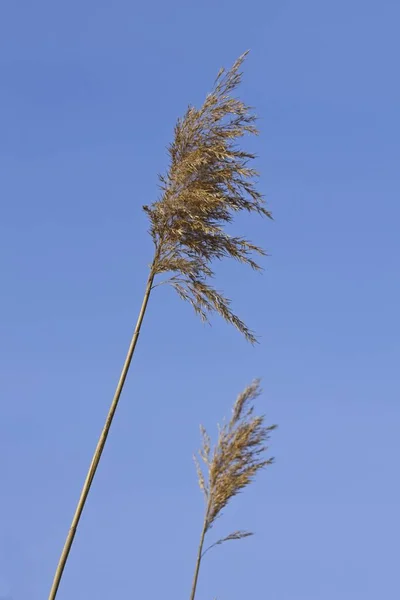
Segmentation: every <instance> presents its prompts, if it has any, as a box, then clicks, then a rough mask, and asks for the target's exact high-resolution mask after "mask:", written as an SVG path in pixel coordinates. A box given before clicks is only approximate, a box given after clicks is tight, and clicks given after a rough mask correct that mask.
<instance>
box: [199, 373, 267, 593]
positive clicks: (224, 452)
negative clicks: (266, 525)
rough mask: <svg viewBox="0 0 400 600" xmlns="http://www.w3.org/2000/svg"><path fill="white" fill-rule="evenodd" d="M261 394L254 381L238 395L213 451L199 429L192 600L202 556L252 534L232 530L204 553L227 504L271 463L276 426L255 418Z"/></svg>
mask: <svg viewBox="0 0 400 600" xmlns="http://www.w3.org/2000/svg"><path fill="white" fill-rule="evenodd" d="M260 393H261V389H260V382H259V380H256V381H254V382H253V383H252V384H251V385H249V386H248V387H247V388H246V389H245V390H244V391H243V392H242V393H241V394H240V395H239V396H238V398H237V400H236V402H235V404H234V406H233V410H232V416H231V418H230V420H229V422H228V423H227V424H224V425H223V426H222V427H219V435H218V440H217V443H216V445H215V446H214V448H213V449H212V447H211V440H210V437H209V435H208V433H207V432H206V430H205V429H204V428H203V427H201V434H202V440H203V441H202V447H201V450H200V452H199V457H200V460H201V461H202V462H203V463H204V465H205V472H204V471H203V469H202V468H201V465H200V462H199V460H198V459H197V458H196V457H195V463H196V469H197V475H198V482H199V486H200V489H201V490H202V492H203V494H204V497H205V502H206V510H205V517H204V522H203V530H202V533H201V537H200V544H199V550H198V556H197V563H196V568H195V575H194V580H193V587H192V594H191V600H194V598H195V594H196V587H197V579H198V574H199V569H200V564H201V560H202V558H203V556H204V555H205V553H206V552H208V550H210V549H211V548H214V547H215V546H219V545H221V544H223V543H225V542H227V541H231V540H240V539H243V538H245V537H248V536H251V535H252V533H251V532H248V531H234V532H232V533H231V534H229V535H227V536H226V537H223V538H221V539H219V540H218V541H216V542H214V543H213V544H211V546H209V547H208V548H207V549H206V550H203V547H204V540H205V536H206V534H207V532H208V531H209V530H210V528H211V527H212V525H213V524H214V523H215V521H216V519H217V518H218V517H219V516H220V515H221V514H222V511H223V509H224V508H225V507H226V506H227V504H228V503H229V501H230V500H231V499H232V498H233V497H234V496H236V495H237V494H239V493H240V492H241V491H242V490H244V489H245V488H246V487H247V486H248V485H249V484H250V483H251V482H252V481H253V480H254V478H255V476H256V475H257V473H258V472H259V471H260V470H261V469H263V468H265V467H266V466H267V465H270V464H271V463H272V462H273V459H272V458H267V457H266V451H267V449H268V447H267V444H266V443H267V441H268V439H269V437H270V433H271V431H272V430H274V429H275V428H276V425H269V426H267V425H266V424H265V417H264V416H255V415H254V400H255V399H256V398H257V397H258V396H259V395H260Z"/></svg>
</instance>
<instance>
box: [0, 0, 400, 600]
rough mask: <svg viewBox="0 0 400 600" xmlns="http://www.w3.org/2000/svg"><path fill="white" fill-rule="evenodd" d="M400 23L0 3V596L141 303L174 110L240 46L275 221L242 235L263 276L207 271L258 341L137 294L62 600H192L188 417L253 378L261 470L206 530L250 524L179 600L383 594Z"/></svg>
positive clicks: (27, 571)
mask: <svg viewBox="0 0 400 600" xmlns="http://www.w3.org/2000/svg"><path fill="white" fill-rule="evenodd" d="M399 19H400V6H399V4H398V3H397V2H395V1H394V0H392V1H390V0H380V1H379V2H378V1H377V0H376V1H372V0H367V1H363V2H362V1H361V0H346V1H345V0H337V1H336V2H319V1H317V0H303V1H302V2H295V1H294V0H291V1H290V0H282V2H278V1H277V0H249V1H248V2H246V3H245V4H244V5H243V4H242V3H239V1H238V0H231V1H230V2H225V1H219V2H211V0H204V1H203V2H202V3H191V2H183V0H171V1H170V2H161V1H160V0H158V1H156V2H148V3H133V2H129V1H128V0H114V2H113V3H110V2H104V1H102V0H97V1H96V2H95V1H94V0H93V1H92V0H80V1H79V2H78V1H77V0H70V1H69V2H64V3H57V2H53V1H50V0H47V1H43V0H37V1H35V2H23V1H22V2H11V1H3V2H2V3H1V8H0V77H1V94H0V159H1V177H0V198H1V205H0V206H1V220H0V245H1V252H0V268H1V273H2V293H1V308H2V310H1V317H0V328H1V345H0V397H1V419H0V457H1V458H0V465H1V479H2V481H1V496H0V511H1V514H2V516H3V518H2V519H1V524H0V585H1V586H2V587H1V589H0V597H4V598H5V597H7V594H9V596H10V597H12V599H13V600H27V599H28V598H29V600H43V598H46V597H47V596H46V594H47V593H48V590H49V587H50V584H51V580H52V576H53V572H54V568H55V565H56V562H57V560H58V556H59V553H60V550H61V547H62V544H63V542H64V538H65V535H66V532H67V529H68V526H69V522H70V518H71V515H72V512H73V510H74V508H75V503H76V500H77V496H78V493H79V491H80V487H81V484H82V481H83V478H84V475H85V473H86V469H87V466H88V463H89V460H90V458H91V455H92V451H93V448H94V445H95V443H96V441H97V437H98V434H99V431H100V429H101V427H102V425H103V421H104V417H105V414H106V411H107V409H108V405H109V402H110V399H111V396H112V394H113V391H114V386H115V384H116V380H117V379H118V375H119V371H120V367H121V364H122V361H123V358H124V355H125V351H126V348H127V345H128V342H129V338H130V335H131V331H132V328H133V324H134V321H135V319H136V313H137V310H138V307H139V304H140V301H141V297H142V292H143V284H144V282H145V279H146V276H147V264H148V262H149V260H150V258H151V249H152V248H151V242H150V239H149V236H148V235H147V222H146V217H145V215H144V214H143V213H142V211H141V206H142V204H144V203H149V202H151V201H152V200H154V199H155V198H156V197H157V193H158V192H157V173H158V172H162V171H164V170H165V168H166V165H167V155H166V151H165V147H166V146H167V144H168V143H169V142H170V140H171V135H172V130H173V126H174V123H175V120H176V118H177V117H178V116H179V115H180V114H182V112H183V111H184V110H185V108H186V106H187V104H188V103H194V104H199V103H200V102H201V101H202V100H203V98H204V95H205V93H206V92H207V91H209V89H210V86H211V84H212V82H213V80H214V77H215V75H216V73H217V71H218V69H219V67H220V66H222V65H226V66H229V65H230V64H231V63H232V62H233V61H234V60H235V58H236V57H237V56H238V55H239V54H241V53H242V52H243V51H244V50H245V49H247V48H250V49H251V54H250V56H249V58H248V60H247V62H246V64H245V78H244V83H243V86H242V90H241V95H242V97H243V98H244V100H245V101H246V102H249V103H250V104H252V105H254V106H256V108H257V112H258V114H259V115H260V117H261V121H260V126H261V136H260V138H259V139H258V140H257V141H256V143H252V147H253V148H254V149H255V150H256V152H257V154H258V155H259V159H258V167H259V169H260V171H261V173H262V180H261V186H262V190H263V192H264V193H265V194H266V197H267V199H268V203H269V207H270V208H271V210H272V211H273V214H274V217H275V221H274V222H273V223H271V222H263V221H259V220H257V219H251V220H250V219H243V218H242V219H240V220H239V222H238V223H237V228H238V230H239V231H241V232H243V233H246V234H247V235H248V236H249V237H251V239H253V240H254V241H256V242H258V243H261V244H262V245H264V246H265V247H266V248H267V250H268V252H269V254H270V257H269V258H268V259H266V260H265V262H264V266H265V273H264V274H263V275H262V276H258V275H255V274H253V273H249V272H247V271H246V270H245V269H244V270H243V269H242V268H240V267H237V266H234V265H228V264H226V265H224V266H223V267H222V268H219V269H218V275H219V282H218V283H219V286H220V287H221V288H223V289H224V291H225V292H226V293H227V294H228V295H229V296H230V297H232V299H233V301H234V307H235V309H236V310H237V312H238V313H239V314H240V315H241V316H242V317H243V318H245V319H246V320H247V322H248V324H249V325H250V326H251V327H253V328H254V329H256V331H257V332H258V334H259V335H260V340H261V344H260V345H259V346H258V347H256V348H252V347H250V346H249V345H247V344H246V342H245V341H244V340H243V339H242V338H241V337H240V336H239V334H238V333H236V332H235V331H234V330H233V329H230V328H229V327H228V326H226V325H225V324H224V323H222V322H220V321H218V320H216V321H214V323H213V327H212V328H209V327H206V326H203V325H201V323H200V322H198V321H197V320H196V318H195V317H194V315H193V314H192V312H191V310H190V308H189V306H186V305H184V304H183V303H182V302H180V301H179V300H178V298H177V297H175V295H174V294H173V292H172V290H168V289H167V288H166V287H161V288H158V289H157V290H156V292H155V293H154V296H153V298H152V300H151V303H150V306H149V311H148V314H147V316H146V320H145V323H144V327H143V332H142V336H141V340H140V344H139V346H138V352H137V355H136V357H135V359H134V363H133V368H132V371H131V373H130V376H129V380H128V383H127V387H126V389H125V391H124V394H123V398H122V401H121V405H120V409H119V412H118V415H117V418H116V420H115V423H114V426H113V429H112V432H111V436H110V438H109V442H108V445H107V448H106V452H105V454H104V460H103V462H102V465H101V468H100V471H99V473H98V476H97V478H96V481H95V484H94V487H93V490H92V493H91V496H90V500H89V503H88V506H87V510H86V511H85V513H84V518H83V520H82V524H81V527H80V529H79V533H78V535H77V538H76V544H75V546H74V548H73V551H72V554H71V559H70V562H69V564H68V567H67V569H66V572H65V577H64V579H63V583H62V587H61V588H60V593H59V596H58V598H59V600H67V599H68V598H74V600H87V599H88V598H96V599H97V600H109V598H115V597H124V598H134V597H140V598H149V599H150V598H157V597H162V598H173V597H174V598H188V596H189V589H190V583H191V577H192V571H193V567H194V558H195V552H196V546H197V541H198V536H199V530H200V527H201V520H202V498H201V495H200V493H199V491H198V489H197V482H196V477H195V471H194V468H193V466H192V459H191V456H192V453H193V451H195V450H196V448H197V447H198V444H199V433H198V425H199V423H204V424H205V425H206V426H207V427H208V428H209V429H210V432H215V424H216V423H217V422H218V421H219V420H221V419H222V417H223V416H224V414H228V413H229V411H230V407H231V404H232V402H233V400H234V398H235V397H236V394H237V393H238V392H239V391H240V390H241V389H242V388H243V387H245V386H246V385H247V384H248V383H249V382H250V381H251V380H252V379H253V378H254V377H256V376H260V377H262V379H263V387H264V395H263V396H262V398H261V399H260V401H259V406H260V410H261V411H263V412H265V413H266V415H267V419H268V421H269V422H270V423H272V422H276V423H278V424H279V429H278V430H277V431H276V432H274V434H273V438H272V440H271V453H272V454H273V455H274V456H275V457H276V464H275V465H274V466H273V467H271V468H270V469H269V470H268V471H266V472H265V473H263V474H262V475H261V476H260V478H259V480H258V482H257V483H256V484H255V485H254V486H253V487H252V488H251V489H249V490H248V492H246V493H245V494H243V495H242V496H240V497H239V498H237V499H236V501H234V502H233V503H232V505H231V507H230V508H229V509H228V510H227V511H226V514H225V517H224V519H222V520H221V522H220V524H219V527H218V531H216V532H215V535H217V534H218V533H221V534H223V533H229V532H230V531H231V530H232V529H238V528H240V529H250V530H254V531H256V533H257V535H256V536H255V537H253V538H250V539H249V540H244V541H243V542H240V543H235V544H234V543H232V544H231V545H229V544H227V545H226V546H225V547H223V548H219V549H216V550H215V551H213V553H210V554H209V555H208V557H207V560H206V561H205V563H204V569H203V571H202V573H201V580H200V587H199V592H198V600H203V599H204V600H211V599H212V598H214V597H215V596H216V597H217V598H218V599H219V600H223V599H224V598H225V599H228V598H229V600H242V599H243V598H255V599H263V598H269V599H271V600H272V599H273V600H314V599H315V600H317V599H318V600H321V598H323V600H336V599H337V598H340V599H341V600H355V599H358V598H360V599H361V598H362V599H363V600H376V598H387V599H390V598H397V597H398V595H399V580H398V576H397V574H396V571H397V569H398V539H399V534H400V526H399V519H398V505H399V500H400V485H399V483H398V481H399V478H398V456H399V450H400V442H399V436H398V424H399V419H400V405H399V391H400V385H399V377H398V371H399V368H398V366H399V358H400V349H399V335H400V320H399V315H398V307H399V306H400V283H399V277H398V260H399V253H400V236H399V219H400V208H399V204H398V199H399V192H400V181H399V175H398V165H399V161H400V146H399V138H400V119H399V102H400V84H399V78H398V75H397V73H398V54H399V42H398V39H396V37H397V38H398V22H399ZM210 541H212V539H210ZM1 595H2V596H1Z"/></svg>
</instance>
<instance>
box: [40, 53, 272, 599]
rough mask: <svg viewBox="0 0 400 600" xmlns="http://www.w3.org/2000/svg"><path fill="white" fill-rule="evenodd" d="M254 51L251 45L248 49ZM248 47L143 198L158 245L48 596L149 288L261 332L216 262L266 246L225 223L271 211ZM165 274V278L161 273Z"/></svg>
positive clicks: (178, 133)
mask: <svg viewBox="0 0 400 600" xmlns="http://www.w3.org/2000/svg"><path fill="white" fill-rule="evenodd" d="M246 54H247V53H246ZM246 54H243V55H242V56H241V57H240V58H239V59H238V60H237V61H236V62H235V64H234V65H233V66H232V68H231V69H229V70H227V71H226V70H225V69H221V70H220V71H219V73H218V76H217V78H216V81H215V83H214V86H213V89H212V91H211V93H209V94H208V95H207V97H206V99H205V101H204V103H203V105H202V106H201V107H200V108H195V107H193V106H189V108H188V109H187V111H186V113H185V114H184V116H183V118H181V119H179V120H178V122H177V124H176V126H175V131H174V138H173V142H172V143H171V145H170V146H169V148H168V152H169V158H170V161H169V168H168V170H167V172H166V174H165V175H162V176H160V195H159V198H158V199H157V200H156V201H155V202H154V203H153V204H151V205H150V206H144V207H143V208H144V210H145V211H146V213H147V215H148V218H149V223H150V227H149V233H150V235H151V238H152V241H153V247H154V254H153V259H152V261H151V263H150V265H149V273H148V279H147V283H146V286H145V290H144V296H143V301H142V305H141V308H140V311H139V315H138V319H137V323H136V326H135V329H134V332H133V335H132V338H131V342H130V345H129V348H128V353H127V356H126V359H125V362H124V364H123V368H122V371H121V375H120V378H119V381H118V384H117V387H116V391H115V394H114V397H113V399H112V402H111V406H110V409H109V412H108V414H107V417H106V421H105V425H104V427H103V430H102V432H101V434H100V437H99V440H98V443H97V446H96V449H95V452H94V455H93V458H92V461H91V464H90V467H89V470H88V473H87V476H86V479H85V482H84V485H83V488H82V491H81V495H80V498H79V501H78V504H77V507H76V510H75V513H74V516H73V519H72V523H71V526H70V529H69V532H68V535H67V538H66V541H65V544H64V547H63V550H62V553H61V557H60V559H59V562H58V565H57V568H56V572H55V575H54V580H53V584H52V587H51V591H50V595H49V600H54V599H55V597H56V594H57V591H58V588H59V585H60V581H61V578H62V575H63V571H64V568H65V565H66V562H67V560H68V556H69V553H70V550H71V547H72V544H73V541H74V538H75V534H76V531H77V527H78V524H79V521H80V518H81V515H82V512H83V509H84V506H85V503H86V500H87V497H88V494H89V491H90V488H91V485H92V482H93V478H94V476H95V473H96V470H97V467H98V465H99V462H100V459H101V455H102V452H103V449H104V446H105V443H106V440H107V436H108V434H109V431H110V427H111V424H112V421H113V418H114V415H115V411H116V409H117V406H118V402H119V399H120V396H121V392H122V390H123V387H124V384H125V380H126V377H127V374H128V371H129V367H130V364H131V360H132V356H133V354H134V351H135V348H136V345H137V342H138V338H139V334H140V330H141V327H142V323H143V318H144V316H145V313H146V308H147V305H148V301H149V298H150V295H151V294H152V292H153V290H154V289H155V287H157V286H159V285H160V284H168V285H171V286H172V287H173V288H174V289H175V290H176V292H177V293H178V295H179V296H180V298H182V299H183V300H185V301H187V302H189V303H190V304H191V305H192V306H193V308H194V310H195V312H196V313H197V314H198V315H199V316H200V317H201V319H202V320H203V321H209V319H210V317H211V316H212V315H213V314H218V315H220V316H221V317H223V319H225V321H227V322H228V323H230V324H232V325H234V326H235V327H236V328H237V329H238V330H239V332H240V333H242V334H243V335H244V336H245V338H246V339H247V340H248V341H249V342H251V343H253V344H254V343H255V342H256V341H257V340H256V337H255V334H254V333H253V331H251V330H250V329H249V328H248V326H247V325H246V323H244V322H243V321H242V320H241V319H240V318H239V317H238V316H237V315H236V314H235V313H234V312H233V310H232V307H231V302H230V300H229V299H228V298H227V297H226V296H225V295H224V294H223V293H222V292H221V291H219V290H218V289H217V288H216V287H215V283H214V272H213V263H214V262H215V261H216V260H222V259H225V258H232V259H235V260H236V261H239V262H241V263H244V264H245V265H247V266H250V267H251V268H252V269H255V270H260V266H259V264H258V262H257V261H256V257H257V255H258V256H260V255H263V254H264V250H263V249H262V248H261V247H259V246H257V245H255V244H253V243H251V242H250V241H249V240H248V239H246V238H245V237H239V236H232V235H229V234H228V232H227V231H226V226H227V225H228V224H230V223H231V222H232V221H233V219H234V217H235V216H236V215H237V214H238V213H240V212H241V211H245V212H248V213H254V212H255V213H257V214H258V215H261V216H265V217H269V218H270V217H271V214H270V212H269V211H268V210H267V208H266V206H265V202H264V199H263V196H262V195H261V193H260V192H259V190H258V187H257V177H258V174H257V172H256V171H255V170H254V168H253V167H252V166H251V164H252V161H253V159H254V158H255V156H254V154H252V153H251V152H247V151H246V150H244V149H243V148H242V147H241V146H239V145H238V142H239V141H240V140H242V138H243V137H244V136H246V135H247V134H250V135H255V134H257V128H256V125H255V122H256V117H255V115H254V114H253V112H252V110H251V108H250V107H249V106H247V105H246V104H244V103H243V102H242V101H241V100H239V99H238V98H236V97H235V96H234V92H235V91H236V89H237V87H238V86H239V84H240V82H241V78H242V72H241V66H242V64H243V61H244V59H245V56H246ZM160 277H161V279H160Z"/></svg>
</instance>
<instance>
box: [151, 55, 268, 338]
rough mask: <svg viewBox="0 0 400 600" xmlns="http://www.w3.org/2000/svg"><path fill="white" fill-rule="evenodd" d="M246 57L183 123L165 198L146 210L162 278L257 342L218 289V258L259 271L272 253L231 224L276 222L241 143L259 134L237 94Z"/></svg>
mask: <svg viewBox="0 0 400 600" xmlns="http://www.w3.org/2000/svg"><path fill="white" fill-rule="evenodd" d="M246 54H247V53H245V54H243V55H242V56H241V57H240V58H239V59H238V60H237V61H236V62H235V64H234V65H233V67H232V68H231V69H230V70H229V71H225V70H224V69H221V70H220V72H219V74H218V76H217V79H216V82H215V85H214V89H213V91H212V92H211V93H210V94H208V96H207V97H206V100H205V102H204V104H203V106H202V107H201V108H199V109H196V108H194V107H192V106H189V108H188V109H187V111H186V114H185V115H184V117H183V118H182V119H180V120H179V121H178V123H177V125H176V127H175V136H174V141H173V143H172V144H171V145H170V147H169V156H170V166H169V169H168V172H167V174H166V175H165V176H160V182H161V192H162V193H161V197H160V199H159V200H158V201H156V202H154V203H153V204H152V205H151V206H145V207H143V208H144V210H145V211H146V212H147V213H148V216H149V219H150V224H151V225H150V233H151V236H152V238H153V241H154V244H155V260H154V263H153V270H154V273H155V274H160V273H167V272H172V273H173V275H172V277H171V278H170V279H168V280H167V281H168V283H170V284H171V285H172V286H173V287H174V288H175V290H176V291H177V292H178V294H179V296H180V297H181V298H183V299H184V300H187V301H189V302H190V303H191V304H192V306H193V308H194V309H195V311H196V313H197V314H199V315H200V317H201V318H202V319H203V320H204V321H208V319H209V315H210V314H211V313H214V312H215V313H218V314H220V315H221V316H222V317H223V318H224V319H225V320H226V321H228V322H229V323H231V324H233V325H234V326H235V327H237V329H238V330H239V331H240V332H241V333H243V334H244V335H245V337H246V338H247V339H248V340H249V341H250V342H252V343H254V342H256V337H255V336H254V334H253V333H252V332H251V331H250V330H249V329H248V327H247V326H246V324H245V323H244V322H243V321H241V320H240V319H239V318H238V317H237V316H236V315H235V314H234V313H233V312H232V310H231V307H230V300H229V299H228V298H226V297H225V296H224V295H222V294H221V293H220V292H218V291H217V290H216V289H215V288H214V287H213V285H211V280H212V278H213V275H214V273H213V271H212V268H211V263H212V261H213V260H215V259H218V260H221V259H223V258H234V259H235V260H237V261H239V262H241V263H244V264H247V265H249V266H250V267H251V268H253V269H255V270H259V269H260V266H259V264H258V263H257V262H256V260H255V258H254V257H255V256H256V255H257V254H258V255H264V254H265V252H264V250H263V249H262V248H260V247H259V246H256V245H254V244H252V243H251V242H250V241H248V240H247V239H245V238H243V237H234V236H230V235H228V233H226V231H224V227H225V226H226V225H227V224H228V223H230V222H231V221H232V220H233V218H234V216H235V215H236V214H237V213H239V212H240V211H243V210H244V211H247V212H256V213H257V214H259V215H263V216H267V217H271V213H270V212H269V211H268V210H267V209H266V207H265V202H264V199H263V197H262V195H261V194H260V192H259V191H258V189H257V186H256V180H257V176H258V174H257V172H256V171H255V170H254V169H253V168H252V167H251V166H250V163H251V161H252V160H253V159H254V158H255V155H254V154H252V153H250V152H246V151H245V150H242V149H241V148H239V147H238V146H237V145H236V142H237V141H238V140H239V139H240V138H242V137H243V136H244V135H246V134H252V135H255V134H257V133H258V132H257V128H256V126H255V121H256V117H255V115H254V114H252V112H251V109H250V107H248V106H246V105H245V104H244V103H243V102H242V101H241V100H238V99H236V98H235V97H233V95H232V94H233V92H234V91H235V90H236V88H237V87H238V85H239V84H240V82H241V79H242V73H241V71H240V67H241V65H242V63H243V61H244V59H245V56H246Z"/></svg>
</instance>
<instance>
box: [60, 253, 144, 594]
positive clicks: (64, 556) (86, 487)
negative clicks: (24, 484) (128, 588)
mask: <svg viewBox="0 0 400 600" xmlns="http://www.w3.org/2000/svg"><path fill="white" fill-rule="evenodd" d="M154 275H155V273H154V262H153V264H152V266H151V268H150V274H149V277H148V280H147V284H146V290H145V293H144V297H143V302H142V306H141V308H140V311H139V316H138V319H137V323H136V327H135V331H134V332H133V336H132V339H131V343H130V345H129V349H128V353H127V355H126V359H125V362H124V366H123V367H122V371H121V376H120V378H119V381H118V385H117V388H116V390H115V394H114V398H113V400H112V402H111V405H110V408H109V411H108V414H107V418H106V422H105V424H104V427H103V430H102V432H101V435H100V437H99V441H98V442H97V446H96V450H95V451H94V454H93V458H92V462H91V463H90V467H89V470H88V473H87V475H86V479H85V483H84V484H83V488H82V492H81V495H80V498H79V501H78V504H77V507H76V510H75V513H74V516H73V519H72V522H71V526H70V529H69V532H68V535H67V539H66V541H65V544H64V548H63V551H62V553H61V556H60V560H59V562H58V565H57V569H56V572H55V575H54V580H53V585H52V586H51V590H50V594H49V600H54V599H55V597H56V595H57V591H58V588H59V585H60V582H61V578H62V575H63V572H64V568H65V565H66V563H67V560H68V556H69V553H70V550H71V547H72V544H73V542H74V538H75V534H76V531H77V527H78V524H79V520H80V518H81V515H82V512H83V509H84V507H85V504H86V500H87V497H88V494H89V491H90V487H91V485H92V482H93V479H94V476H95V474H96V471H97V467H98V466H99V462H100V458H101V455H102V453H103V450H104V446H105V444H106V441H107V437H108V434H109V431H110V427H111V424H112V421H113V418H114V415H115V411H116V409H117V406H118V402H119V399H120V396H121V392H122V390H123V387H124V384H125V380H126V376H127V375H128V371H129V367H130V364H131V361H132V356H133V353H134V351H135V348H136V344H137V341H138V339H139V334H140V329H141V326H142V322H143V318H144V315H145V313H146V308H147V304H148V301H149V297H150V293H151V290H152V286H153V280H154Z"/></svg>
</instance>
